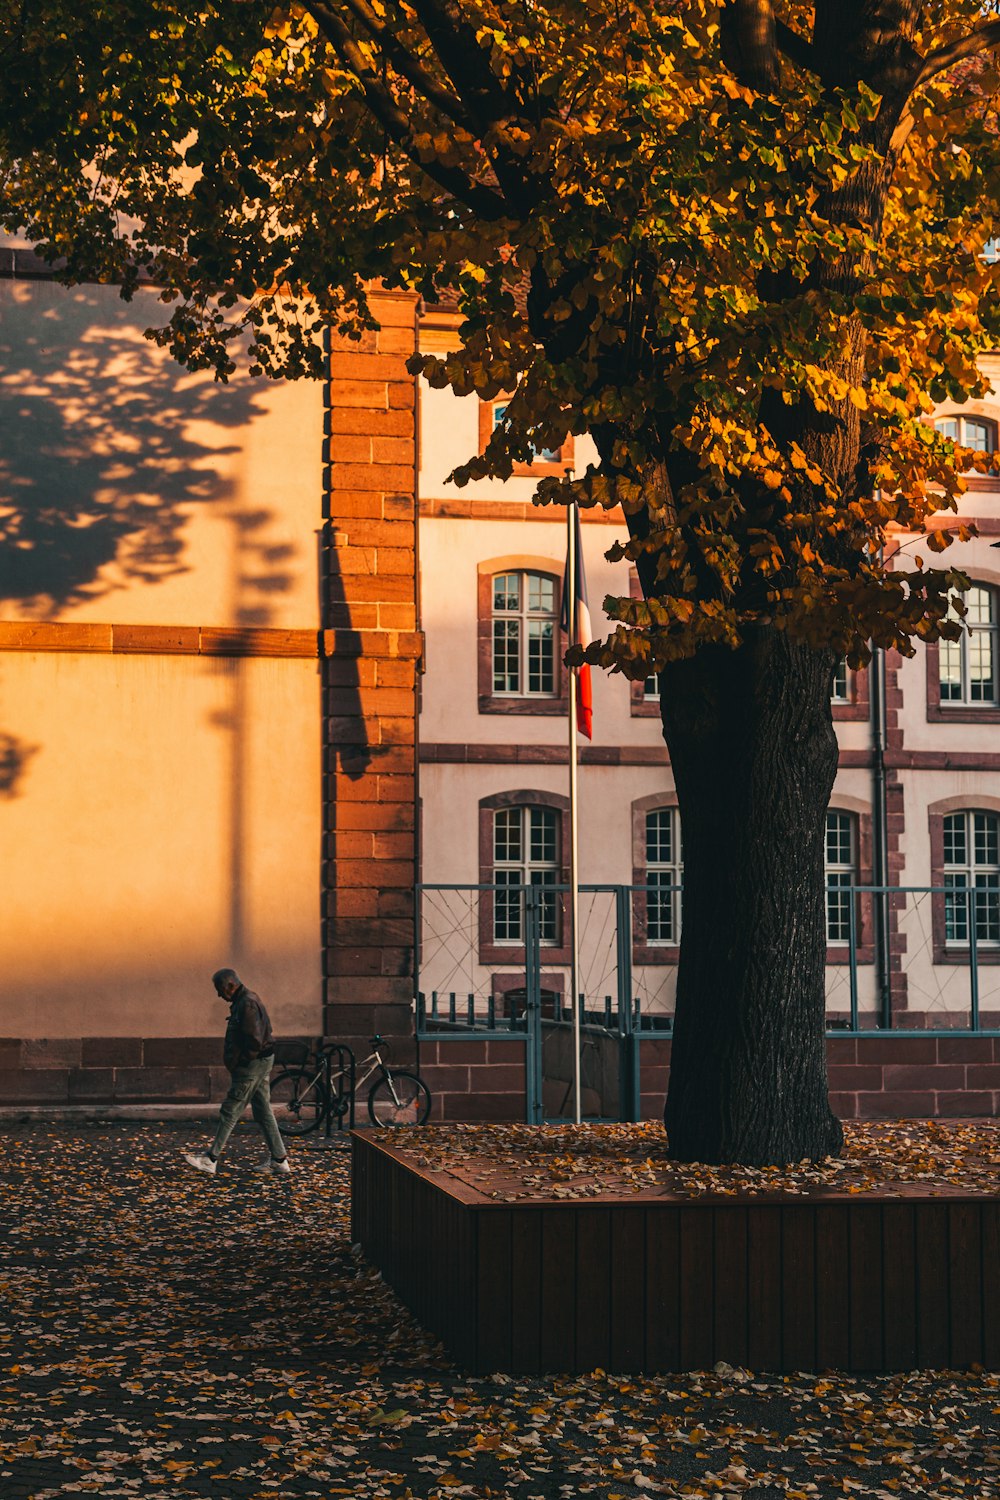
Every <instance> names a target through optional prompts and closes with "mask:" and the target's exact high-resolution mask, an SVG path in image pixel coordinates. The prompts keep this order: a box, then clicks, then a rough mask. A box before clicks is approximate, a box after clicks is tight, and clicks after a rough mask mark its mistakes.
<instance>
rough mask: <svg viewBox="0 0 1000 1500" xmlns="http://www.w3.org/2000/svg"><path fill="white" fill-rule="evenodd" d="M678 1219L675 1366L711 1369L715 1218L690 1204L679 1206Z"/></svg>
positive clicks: (713, 1339)
mask: <svg viewBox="0 0 1000 1500" xmlns="http://www.w3.org/2000/svg"><path fill="white" fill-rule="evenodd" d="M677 1220H678V1229H679V1251H680V1298H679V1310H680V1348H679V1360H680V1363H679V1365H678V1368H679V1369H681V1370H705V1369H710V1368H711V1366H712V1365H713V1364H714V1363H715V1317H714V1310H713V1284H714V1273H715V1267H714V1238H715V1226H714V1218H713V1215H712V1214H711V1213H704V1212H702V1210H701V1209H700V1208H693V1207H692V1208H682V1209H679V1210H678V1214H677Z"/></svg>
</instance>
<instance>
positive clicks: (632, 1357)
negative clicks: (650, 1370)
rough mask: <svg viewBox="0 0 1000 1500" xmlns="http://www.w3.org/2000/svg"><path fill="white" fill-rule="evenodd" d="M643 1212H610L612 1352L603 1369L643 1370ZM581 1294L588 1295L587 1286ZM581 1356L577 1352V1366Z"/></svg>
mask: <svg viewBox="0 0 1000 1500" xmlns="http://www.w3.org/2000/svg"><path fill="white" fill-rule="evenodd" d="M645 1217H646V1216H645V1212H644V1210H643V1209H641V1208H635V1207H634V1206H633V1205H632V1204H629V1205H628V1207H626V1208H617V1209H612V1210H611V1351H610V1355H609V1358H608V1362H607V1364H606V1365H605V1368H606V1369H609V1370H618V1371H622V1372H630V1371H636V1370H644V1369H645V1368H646V1365H645V1359H646V1329H645V1306H646V1223H645ZM580 1293H581V1294H582V1296H583V1297H586V1296H587V1293H588V1287H587V1285H586V1283H583V1284H581V1286H580ZM579 1364H580V1355H579V1350H578V1351H577V1367H578V1368H579Z"/></svg>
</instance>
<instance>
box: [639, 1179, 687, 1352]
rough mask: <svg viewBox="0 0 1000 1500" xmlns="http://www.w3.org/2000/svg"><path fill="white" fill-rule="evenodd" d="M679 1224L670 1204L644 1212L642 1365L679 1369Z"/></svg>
mask: <svg viewBox="0 0 1000 1500" xmlns="http://www.w3.org/2000/svg"><path fill="white" fill-rule="evenodd" d="M679 1230H680V1222H679V1210H678V1209H676V1208H674V1207H673V1206H672V1205H671V1206H667V1205H663V1206H654V1207H652V1208H649V1209H648V1210H647V1211H646V1311H645V1323H646V1365H647V1368H648V1369H650V1370H679V1369H680V1234H679Z"/></svg>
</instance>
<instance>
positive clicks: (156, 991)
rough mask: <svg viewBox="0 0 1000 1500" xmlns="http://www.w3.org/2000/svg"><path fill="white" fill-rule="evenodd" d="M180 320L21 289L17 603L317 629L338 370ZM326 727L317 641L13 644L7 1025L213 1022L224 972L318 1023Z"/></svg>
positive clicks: (11, 506)
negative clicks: (256, 349)
mask: <svg viewBox="0 0 1000 1500" xmlns="http://www.w3.org/2000/svg"><path fill="white" fill-rule="evenodd" d="M167 315H168V309H166V308H164V307H162V306H160V305H159V304H158V303H156V302H155V301H154V294H153V293H152V292H141V293H140V294H139V295H138V296H137V297H136V299H135V300H134V302H133V303H131V304H125V303H122V302H121V301H120V299H119V298H118V296H117V294H116V293H115V292H114V291H113V290H112V289H107V288H95V287H81V288H75V289H71V290H67V289H64V288H60V287H57V286H55V285H54V284H51V283H48V282H17V281H9V280H8V281H0V508H3V509H6V510H7V511H8V514H9V515H10V516H12V518H13V524H14V526H15V534H16V536H17V538H18V545H16V546H15V547H13V548H8V549H7V550H6V551H5V553H4V554H3V556H2V557H0V619H3V620H18V619H33V618H36V619H44V620H57V621H62V622H68V623H77V622H84V621H101V622H107V623H121V624H156V625H203V626H216V627H218V626H241V625H242V626H257V627H283V628H292V629H315V628H317V627H318V625H319V581H318V548H317V531H318V529H319V527H320V525H321V518H322V493H323V470H322V460H323V391H322V387H321V386H320V385H319V384H318V383H310V382H300V383H297V384H291V385H288V386H282V385H278V384H273V383H268V382H263V381H251V380H250V378H249V377H248V376H246V375H243V376H237V377H236V378H234V380H233V382H232V383H231V385H229V386H222V385H217V384H215V383H214V382H213V380H212V379H211V377H210V376H207V375H204V374H197V375H192V374H189V373H187V372H185V371H183V370H182V369H180V367H179V366H177V365H176V364H174V363H173V361H172V360H170V359H169V357H168V356H167V355H166V354H164V353H162V352H161V351H159V350H158V349H156V348H155V346H154V345H153V344H151V343H150V342H148V341H147V340H145V339H144V338H143V330H144V328H146V327H147V326H148V325H150V324H153V323H157V322H162V321H163V320H164V318H165V317H166V316H167ZM4 519H6V518H4ZM321 739H322V719H321V702H320V684H319V663H318V661H317V660H315V659H312V660H309V659H295V658H277V657H274V658H270V657H268V658H258V659H239V658H231V659H221V658H220V659H209V658H193V657H187V656H165V655H160V656H156V655H150V656H140V655H136V656H110V655H96V654H95V655H84V654H56V653H52V654H26V653H21V652H16V651H9V652H4V653H0V751H2V757H3V758H2V760H0V772H2V773H3V774H2V775H0V883H2V888H3V891H4V900H3V903H2V907H0V1035H6V1036H29V1037H31V1036H35V1037H54V1036H80V1035H85V1036H87V1035H89V1036H94V1035H98V1036H100V1035H113V1036H114V1035H121V1036H125V1035H133V1036H135V1035H138V1036H169V1035H174V1036H177V1035H192V1034H200V1033H216V1032H218V1030H219V1028H220V1026H221V1024H222V1021H223V1020H224V1014H223V1015H220V1007H219V1005H218V1002H217V1001H216V1000H215V999H214V997H213V992H212V989H211V986H210V984H209V976H210V974H211V973H212V971H213V970H214V969H216V968H218V967H220V966H222V965H227V964H231V965H233V966H235V967H237V968H238V969H239V970H240V971H241V972H242V973H243V975H244V977H245V979H246V980H247V982H248V983H249V984H251V985H252V986H253V987H254V988H256V989H258V990H259V991H260V992H261V993H262V994H263V995H264V997H265V999H266V1000H267V1002H268V1005H269V1008H270V1009H271V1013H272V1017H273V1019H274V1021H275V1025H276V1027H277V1028H278V1029H279V1030H282V1031H288V1032H294V1031H305V1032H316V1031H318V1030H319V1028H320V1017H321V987H322V979H321V953H320V938H321V931H320V839H321V828H322V807H321V780H320V751H321Z"/></svg>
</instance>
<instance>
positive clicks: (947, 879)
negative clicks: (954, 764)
mask: <svg viewBox="0 0 1000 1500" xmlns="http://www.w3.org/2000/svg"><path fill="white" fill-rule="evenodd" d="M942 837H943V846H944V868H943V872H942V873H943V877H944V885H945V887H946V892H945V898H944V936H945V945H946V946H948V945H955V946H963V947H964V946H967V945H968V942H969V927H970V921H973V920H974V922H975V929H976V943H977V944H980V943H981V944H983V945H984V946H988V947H994V948H996V947H1000V814H998V813H995V812H980V811H978V810H976V809H974V808H970V809H966V810H963V811H960V812H951V813H948V814H947V815H946V816H945V817H944V818H943V819H942ZM967 891H971V892H974V894H973V895H966V894H965V893H966V892H967ZM952 892H955V894H954V895H952V894H951V893H952ZM959 893H961V894H959Z"/></svg>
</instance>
